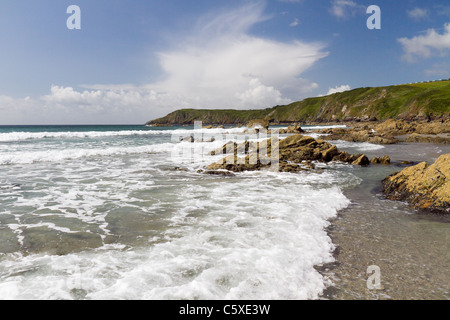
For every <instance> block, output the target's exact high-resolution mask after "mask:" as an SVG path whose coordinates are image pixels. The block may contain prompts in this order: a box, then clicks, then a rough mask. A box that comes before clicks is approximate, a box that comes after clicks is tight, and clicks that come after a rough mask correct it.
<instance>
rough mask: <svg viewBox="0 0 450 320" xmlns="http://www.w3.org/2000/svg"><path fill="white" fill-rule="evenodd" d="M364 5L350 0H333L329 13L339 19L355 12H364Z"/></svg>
mask: <svg viewBox="0 0 450 320" xmlns="http://www.w3.org/2000/svg"><path fill="white" fill-rule="evenodd" d="M365 9H366V7H364V6H362V5H359V4H358V3H356V2H354V1H352V0H334V1H333V2H332V6H331V8H330V9H329V11H330V13H331V14H332V15H334V16H335V17H338V18H340V19H346V18H348V17H349V16H354V15H356V14H357V13H365Z"/></svg>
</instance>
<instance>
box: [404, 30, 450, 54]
mask: <svg viewBox="0 0 450 320" xmlns="http://www.w3.org/2000/svg"><path fill="white" fill-rule="evenodd" d="M398 41H399V42H400V43H401V44H402V46H403V50H404V51H405V54H404V58H405V59H406V60H407V61H409V62H414V61H415V60H416V58H417V57H419V58H430V57H432V56H433V55H436V54H438V55H441V56H446V55H447V54H448V53H449V51H450V23H447V24H445V25H444V32H443V33H442V34H441V33H438V32H437V31H436V30H435V29H429V30H428V31H427V32H426V34H425V35H421V36H416V37H413V38H411V39H409V38H400V39H398Z"/></svg>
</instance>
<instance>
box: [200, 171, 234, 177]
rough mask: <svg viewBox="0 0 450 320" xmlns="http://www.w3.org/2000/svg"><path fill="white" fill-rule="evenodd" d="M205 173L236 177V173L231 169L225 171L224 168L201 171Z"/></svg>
mask: <svg viewBox="0 0 450 320" xmlns="http://www.w3.org/2000/svg"><path fill="white" fill-rule="evenodd" d="M201 173H204V174H209V175H212V176H224V177H234V176H235V174H234V173H232V172H230V171H223V170H208V171H204V172H201Z"/></svg>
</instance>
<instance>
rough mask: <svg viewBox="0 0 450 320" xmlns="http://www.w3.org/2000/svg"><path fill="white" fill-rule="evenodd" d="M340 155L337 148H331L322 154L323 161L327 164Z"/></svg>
mask: <svg viewBox="0 0 450 320" xmlns="http://www.w3.org/2000/svg"><path fill="white" fill-rule="evenodd" d="M338 154H339V150H338V148H337V147H336V146H331V148H329V149H327V150H326V151H323V152H322V159H323V160H324V161H326V162H329V161H331V160H333V157H335V156H337V155H338Z"/></svg>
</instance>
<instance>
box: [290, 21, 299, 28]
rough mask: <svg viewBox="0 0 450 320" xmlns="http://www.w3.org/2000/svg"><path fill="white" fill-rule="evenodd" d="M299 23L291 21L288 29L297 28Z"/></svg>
mask: <svg viewBox="0 0 450 320" xmlns="http://www.w3.org/2000/svg"><path fill="white" fill-rule="evenodd" d="M299 23H300V21H299V20H298V19H294V21H292V22H291V23H290V24H289V26H290V27H296V26H298V24H299Z"/></svg>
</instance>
